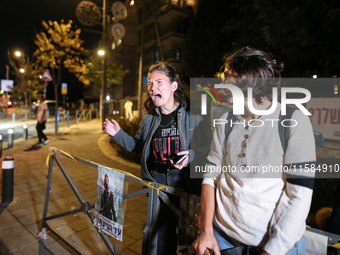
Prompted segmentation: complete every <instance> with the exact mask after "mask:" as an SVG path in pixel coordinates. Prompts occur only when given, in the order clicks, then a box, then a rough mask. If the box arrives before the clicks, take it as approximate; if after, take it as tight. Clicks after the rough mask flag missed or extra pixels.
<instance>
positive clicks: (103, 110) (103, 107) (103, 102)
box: [101, 0, 108, 130]
mask: <svg viewBox="0 0 340 255" xmlns="http://www.w3.org/2000/svg"><path fill="white" fill-rule="evenodd" d="M106 6H107V0H103V48H104V52H105V53H104V56H103V87H102V97H101V117H102V129H103V130H104V127H103V123H104V121H105V119H106V90H107V74H106V69H107V54H108V52H107V51H108V49H107V43H106V22H107V21H106V20H107V18H106Z"/></svg>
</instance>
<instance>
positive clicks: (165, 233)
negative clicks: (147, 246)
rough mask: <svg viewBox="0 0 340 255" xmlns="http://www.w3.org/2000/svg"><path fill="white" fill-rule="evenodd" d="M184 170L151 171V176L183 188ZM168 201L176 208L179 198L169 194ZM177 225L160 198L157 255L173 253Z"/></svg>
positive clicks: (159, 181)
mask: <svg viewBox="0 0 340 255" xmlns="http://www.w3.org/2000/svg"><path fill="white" fill-rule="evenodd" d="M184 173H185V172H184V171H181V170H177V169H176V170H171V171H163V172H156V171H154V172H153V171H151V176H152V177H153V178H154V179H155V180H156V181H157V182H158V183H162V184H165V185H167V186H171V187H177V188H181V189H184V188H185V177H184ZM169 198H170V201H171V203H172V204H174V205H175V206H176V207H177V208H178V206H179V198H178V197H177V196H174V195H169ZM177 225H178V217H177V215H176V214H175V213H174V212H173V211H172V210H171V209H170V208H169V207H168V206H167V205H166V204H165V203H164V202H163V201H162V200H160V211H159V217H158V228H157V233H158V242H157V255H174V254H176V250H177V233H176V228H177Z"/></svg>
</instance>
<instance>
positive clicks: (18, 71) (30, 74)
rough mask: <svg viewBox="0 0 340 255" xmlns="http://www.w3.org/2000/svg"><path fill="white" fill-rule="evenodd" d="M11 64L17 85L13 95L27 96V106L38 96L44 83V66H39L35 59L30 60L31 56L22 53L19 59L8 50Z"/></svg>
mask: <svg viewBox="0 0 340 255" xmlns="http://www.w3.org/2000/svg"><path fill="white" fill-rule="evenodd" d="M8 58H9V63H10V65H11V66H12V67H13V68H14V71H15V77H16V86H14V87H13V95H14V96H15V97H18V98H22V97H24V98H25V107H26V109H27V108H28V106H30V105H31V99H32V98H36V96H37V93H38V91H39V90H40V89H41V88H42V86H43V84H42V82H41V79H40V77H39V76H40V75H41V73H42V71H43V69H42V67H39V66H37V65H36V64H35V63H34V61H32V62H30V61H29V58H28V57H27V58H26V56H25V55H24V54H21V55H20V56H19V57H18V59H17V60H14V59H13V58H12V57H11V54H10V52H8Z"/></svg>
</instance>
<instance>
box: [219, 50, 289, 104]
mask: <svg viewBox="0 0 340 255" xmlns="http://www.w3.org/2000/svg"><path fill="white" fill-rule="evenodd" d="M283 67H284V63H283V62H277V61H276V60H275V59H273V57H272V55H271V54H270V53H265V52H263V51H260V50H257V49H253V48H250V47H248V46H247V47H244V48H242V49H240V50H237V51H235V52H234V53H229V54H226V55H225V57H224V64H223V66H222V67H221V69H223V70H230V71H234V72H236V73H237V74H238V76H239V79H237V80H238V81H237V86H238V87H239V88H240V89H241V90H242V92H243V94H245V95H246V94H247V89H248V87H252V88H253V97H254V98H255V100H256V102H257V103H259V104H260V103H262V98H264V97H266V98H267V99H268V100H269V101H272V100H273V98H272V88H273V87H277V88H278V92H280V87H281V72H282V71H283ZM274 78H278V79H274Z"/></svg>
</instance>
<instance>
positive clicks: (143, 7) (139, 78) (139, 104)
mask: <svg viewBox="0 0 340 255" xmlns="http://www.w3.org/2000/svg"><path fill="white" fill-rule="evenodd" d="M144 27H145V0H143V6H142V31H141V46H140V55H139V70H138V109H137V110H138V117H139V118H140V117H141V116H142V111H141V106H142V105H141V104H142V84H143V52H144Z"/></svg>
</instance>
